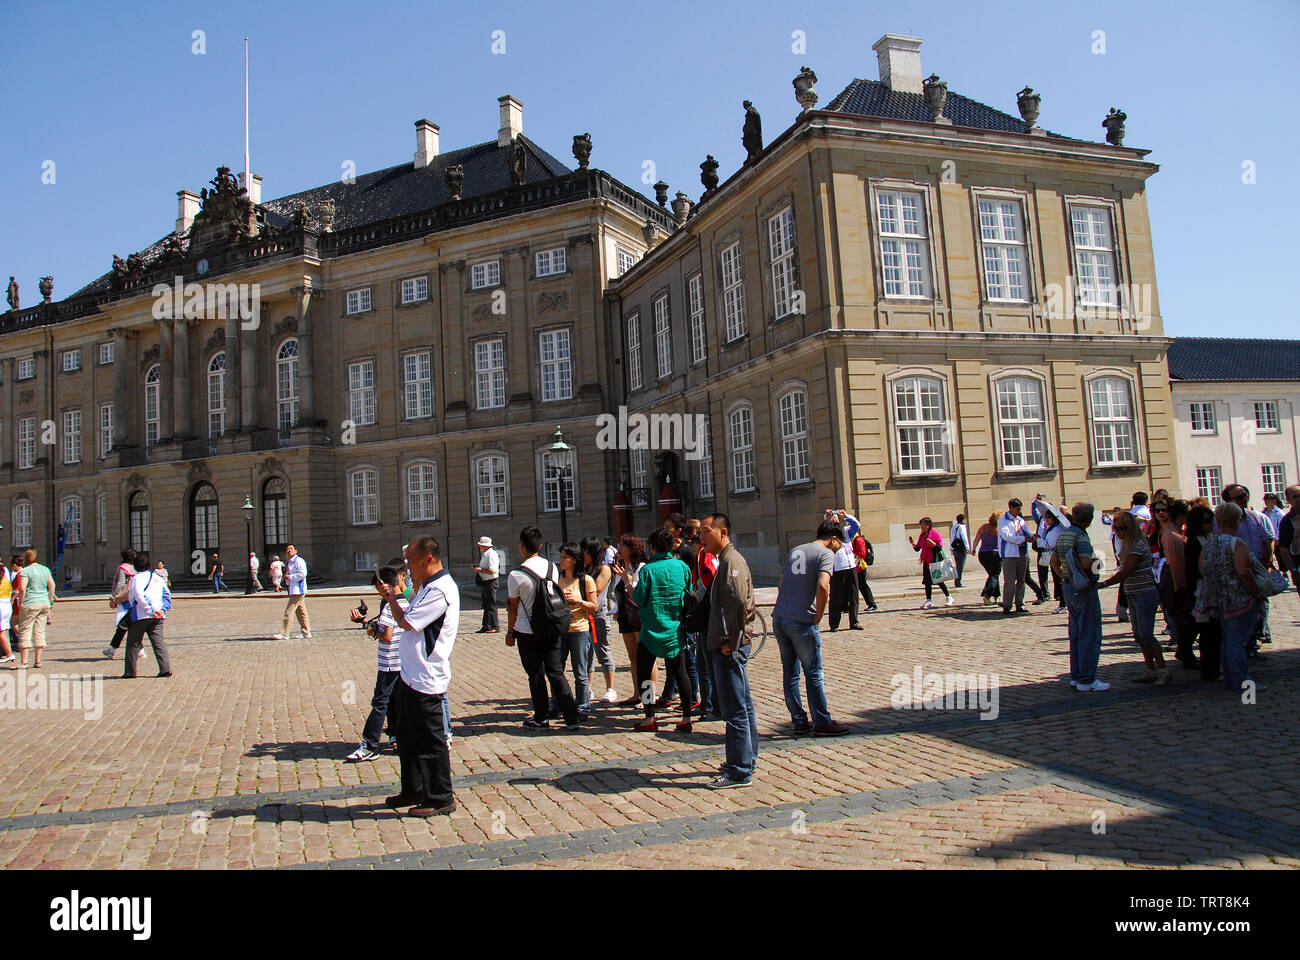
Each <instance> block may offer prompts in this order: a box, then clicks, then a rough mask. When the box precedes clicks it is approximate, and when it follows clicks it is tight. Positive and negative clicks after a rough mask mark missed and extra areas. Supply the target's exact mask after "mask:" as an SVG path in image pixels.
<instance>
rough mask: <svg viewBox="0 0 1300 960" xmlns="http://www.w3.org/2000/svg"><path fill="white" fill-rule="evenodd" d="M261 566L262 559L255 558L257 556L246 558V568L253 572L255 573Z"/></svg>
mask: <svg viewBox="0 0 1300 960" xmlns="http://www.w3.org/2000/svg"><path fill="white" fill-rule="evenodd" d="M261 566H262V561H261V560H259V559H257V557H255V556H254V557H249V558H248V569H250V570H252V571H253V572H254V573H257V571H258V570H259V569H260V568H261Z"/></svg>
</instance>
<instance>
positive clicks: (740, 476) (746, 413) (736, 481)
mask: <svg viewBox="0 0 1300 960" xmlns="http://www.w3.org/2000/svg"><path fill="white" fill-rule="evenodd" d="M727 451H728V459H729V460H730V461H731V492H732V493H753V492H754V491H755V490H757V489H758V471H757V467H756V464H755V459H754V408H753V407H752V406H750V405H749V404H748V403H741V404H737V405H736V406H734V407H732V408H731V409H730V410H728V411H727Z"/></svg>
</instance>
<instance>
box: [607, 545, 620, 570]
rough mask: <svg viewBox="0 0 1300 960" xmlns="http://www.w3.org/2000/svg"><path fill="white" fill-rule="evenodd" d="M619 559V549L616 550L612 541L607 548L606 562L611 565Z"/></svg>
mask: <svg viewBox="0 0 1300 960" xmlns="http://www.w3.org/2000/svg"><path fill="white" fill-rule="evenodd" d="M617 559H618V550H616V549H615V548H614V545H613V544H612V543H611V544H610V545H609V546H608V547H606V548H605V562H606V563H607V564H609V565H610V566H613V564H614V561H615V560H617Z"/></svg>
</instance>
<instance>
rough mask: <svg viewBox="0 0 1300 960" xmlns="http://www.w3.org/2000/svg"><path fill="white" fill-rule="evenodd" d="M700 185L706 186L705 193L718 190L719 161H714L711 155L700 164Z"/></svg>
mask: <svg viewBox="0 0 1300 960" xmlns="http://www.w3.org/2000/svg"><path fill="white" fill-rule="evenodd" d="M700 183H702V184H704V192H705V193H712V192H713V191H714V190H716V189H718V161H717V160H714V159H713V154H711V153H710V154H708V155H707V156H706V157H705V158H704V162H703V163H701V164H700Z"/></svg>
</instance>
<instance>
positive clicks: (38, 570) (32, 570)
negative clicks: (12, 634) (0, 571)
mask: <svg viewBox="0 0 1300 960" xmlns="http://www.w3.org/2000/svg"><path fill="white" fill-rule="evenodd" d="M19 581H20V593H21V596H22V600H21V603H22V606H20V607H19V608H18V655H19V661H18V664H19V666H20V667H25V666H27V651H28V649H29V648H33V649H34V650H35V653H34V654H33V655H32V656H33V659H32V668H33V669H40V666H41V650H42V649H43V648H44V647H45V624H46V623H48V622H49V619H50V604H52V603H54V601H56V600H58V599H59V598H58V597H57V596H56V595H55V592H54V575H53V574H52V573H50V568H49V567H47V566H45V564H43V563H37V562H36V551H35V550H28V551H27V552H26V553H25V554H23V569H22V572H21V573H20V574H19Z"/></svg>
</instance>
